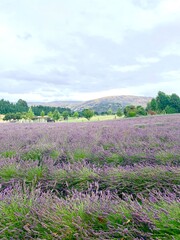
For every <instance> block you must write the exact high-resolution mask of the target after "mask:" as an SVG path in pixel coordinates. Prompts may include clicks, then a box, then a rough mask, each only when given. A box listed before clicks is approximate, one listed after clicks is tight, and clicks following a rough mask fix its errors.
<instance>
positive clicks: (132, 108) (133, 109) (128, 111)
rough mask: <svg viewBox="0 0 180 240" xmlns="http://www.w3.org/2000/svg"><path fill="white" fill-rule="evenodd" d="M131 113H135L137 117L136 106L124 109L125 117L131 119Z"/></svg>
mask: <svg viewBox="0 0 180 240" xmlns="http://www.w3.org/2000/svg"><path fill="white" fill-rule="evenodd" d="M130 112H132V114H130V115H133V113H135V115H136V107H135V106H134V105H129V106H126V107H125V108H124V115H125V116H126V117H129V113H130Z"/></svg>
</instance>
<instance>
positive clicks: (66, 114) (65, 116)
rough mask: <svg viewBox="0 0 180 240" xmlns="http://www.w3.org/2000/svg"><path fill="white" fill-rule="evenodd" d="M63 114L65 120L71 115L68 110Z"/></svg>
mask: <svg viewBox="0 0 180 240" xmlns="http://www.w3.org/2000/svg"><path fill="white" fill-rule="evenodd" d="M62 116H63V118H64V120H67V119H68V116H69V112H68V111H64V112H63V113H62Z"/></svg>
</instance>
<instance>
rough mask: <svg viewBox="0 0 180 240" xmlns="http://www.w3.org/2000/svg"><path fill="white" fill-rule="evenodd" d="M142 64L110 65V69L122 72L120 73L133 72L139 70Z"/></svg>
mask: <svg viewBox="0 0 180 240" xmlns="http://www.w3.org/2000/svg"><path fill="white" fill-rule="evenodd" d="M142 67H143V66H142V65H126V66H117V65H114V66H111V71H115V72H122V73H127V72H135V71H139V70H140V69H141V68H142Z"/></svg>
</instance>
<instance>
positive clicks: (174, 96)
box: [170, 93, 180, 113]
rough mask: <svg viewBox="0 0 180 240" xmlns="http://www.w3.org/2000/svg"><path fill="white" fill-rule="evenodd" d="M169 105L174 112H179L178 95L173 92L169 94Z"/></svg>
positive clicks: (179, 98) (179, 100)
mask: <svg viewBox="0 0 180 240" xmlns="http://www.w3.org/2000/svg"><path fill="white" fill-rule="evenodd" d="M170 106H171V107H172V108H174V109H175V112H176V113H180V97H179V96H178V95H177V94H175V93H173V94H172V95H171V96H170Z"/></svg>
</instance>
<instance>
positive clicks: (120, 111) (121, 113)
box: [116, 108, 123, 117]
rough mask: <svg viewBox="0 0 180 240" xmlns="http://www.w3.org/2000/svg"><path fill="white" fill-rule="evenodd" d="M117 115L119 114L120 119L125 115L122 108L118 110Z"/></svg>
mask: <svg viewBox="0 0 180 240" xmlns="http://www.w3.org/2000/svg"><path fill="white" fill-rule="evenodd" d="M116 114H117V116H118V117H122V115H123V112H122V109H121V108H118V110H117V113H116Z"/></svg>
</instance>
